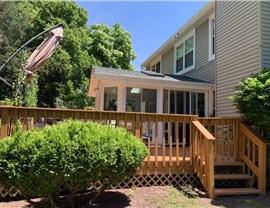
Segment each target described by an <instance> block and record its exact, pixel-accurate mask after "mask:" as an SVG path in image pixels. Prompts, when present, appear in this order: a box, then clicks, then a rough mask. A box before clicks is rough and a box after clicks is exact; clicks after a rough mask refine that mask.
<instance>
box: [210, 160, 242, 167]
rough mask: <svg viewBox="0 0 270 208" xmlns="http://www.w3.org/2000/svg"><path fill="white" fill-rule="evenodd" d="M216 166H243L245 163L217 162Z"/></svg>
mask: <svg viewBox="0 0 270 208" xmlns="http://www.w3.org/2000/svg"><path fill="white" fill-rule="evenodd" d="M214 165H215V166H243V165H244V163H242V162H236V161H216V162H215V164H214Z"/></svg>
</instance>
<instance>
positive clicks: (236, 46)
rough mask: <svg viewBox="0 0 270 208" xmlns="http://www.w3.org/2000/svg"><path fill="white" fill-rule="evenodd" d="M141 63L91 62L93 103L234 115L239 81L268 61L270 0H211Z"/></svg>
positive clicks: (136, 109)
mask: <svg viewBox="0 0 270 208" xmlns="http://www.w3.org/2000/svg"><path fill="white" fill-rule="evenodd" d="M141 66H142V67H143V68H145V70H142V71H127V70H115V69H108V68H102V67H93V70H92V72H91V81H90V87H89V95H90V96H93V97H96V103H95V104H96V109H99V110H117V111H134V112H154V113H176V114H198V115H199V116H212V115H216V116H223V117H224V116H225V117H227V116H237V115H238V114H237V110H236V109H235V107H234V106H233V102H232V100H230V99H229V97H230V96H232V95H233V93H234V90H235V87H236V86H237V85H238V84H239V81H240V80H242V79H243V78H245V77H247V76H249V75H250V74H251V73H256V72H259V71H260V70H261V69H262V68H263V67H270V2H267V1H210V2H208V3H207V4H206V5H205V6H204V7H203V8H202V9H201V10H200V11H199V12H198V13H197V14H196V15H194V16H193V17H192V18H191V19H190V20H189V21H188V22H187V23H186V24H185V25H184V26H183V27H181V28H180V29H179V30H178V31H176V32H175V33H174V34H173V35H172V36H171V37H170V38H169V39H168V40H167V41H166V42H165V43H164V44H163V45H161V46H160V47H159V48H158V49H157V50H156V51H155V52H154V53H153V54H152V55H151V56H149V58H147V60H145V61H144V63H142V65H141Z"/></svg>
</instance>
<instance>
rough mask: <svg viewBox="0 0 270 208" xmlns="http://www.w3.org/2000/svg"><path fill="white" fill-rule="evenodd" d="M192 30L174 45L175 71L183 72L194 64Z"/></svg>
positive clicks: (193, 37)
mask: <svg viewBox="0 0 270 208" xmlns="http://www.w3.org/2000/svg"><path fill="white" fill-rule="evenodd" d="M194 62H195V35H194V31H193V32H192V34H189V35H188V36H187V37H186V38H184V39H183V40H182V41H180V42H179V43H178V44H176V45H175V72H176V73H181V74H182V73H185V72H187V71H188V70H191V69H193V68H194V66H195V63H194Z"/></svg>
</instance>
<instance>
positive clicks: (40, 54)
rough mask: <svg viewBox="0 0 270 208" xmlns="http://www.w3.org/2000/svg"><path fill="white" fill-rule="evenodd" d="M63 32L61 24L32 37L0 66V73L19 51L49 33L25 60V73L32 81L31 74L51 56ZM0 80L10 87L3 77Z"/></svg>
mask: <svg viewBox="0 0 270 208" xmlns="http://www.w3.org/2000/svg"><path fill="white" fill-rule="evenodd" d="M63 30H64V25H63V24H62V23H59V24H57V25H55V26H53V27H51V28H49V29H47V30H45V31H43V32H41V33H39V34H37V35H36V36H34V37H32V38H31V39H30V40H28V41H27V42H26V43H24V44H23V45H21V46H20V47H19V48H18V49H17V50H16V51H15V52H14V53H13V54H12V55H11V56H10V57H9V58H8V59H7V60H6V61H4V62H3V63H2V64H1V66H0V72H1V71H2V70H3V68H4V67H5V66H6V65H7V64H8V63H9V62H10V61H11V60H12V59H13V58H14V57H15V56H16V55H17V54H18V53H19V52H20V51H22V50H24V49H25V48H26V47H27V46H28V45H29V44H30V43H31V42H33V40H35V39H36V38H38V37H39V36H41V35H43V34H45V33H47V32H49V31H51V34H50V36H49V37H48V38H47V39H45V40H44V41H43V42H42V43H41V45H40V46H39V47H38V48H37V49H36V50H35V51H34V52H33V54H32V55H31V56H30V57H29V59H28V60H27V62H28V64H27V66H26V72H27V74H28V77H29V78H30V80H32V77H33V73H34V72H35V71H36V70H37V69H38V68H39V67H41V66H42V65H43V64H44V63H45V62H46V61H47V60H48V59H49V58H50V57H51V56H52V54H53V52H54V50H55V49H56V48H57V46H58V44H59V41H60V40H61V38H62V36H63ZM0 80H1V81H3V82H4V83H5V84H7V85H8V86H9V87H11V84H10V83H9V82H8V81H7V80H6V79H4V78H3V77H1V76H0Z"/></svg>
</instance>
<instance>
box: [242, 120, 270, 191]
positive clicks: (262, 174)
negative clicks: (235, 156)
mask: <svg viewBox="0 0 270 208" xmlns="http://www.w3.org/2000/svg"><path fill="white" fill-rule="evenodd" d="M266 145H269V143H268V142H266V141H264V140H263V139H262V138H260V136H259V135H256V134H255V132H254V131H252V129H251V128H249V127H248V126H246V125H245V124H242V123H241V124H240V158H241V160H242V161H243V162H244V163H245V164H246V167H245V172H246V174H249V175H251V176H253V184H251V185H252V186H256V187H255V188H257V189H258V190H259V191H260V192H261V193H265V191H266V185H265V184H266V157H267V154H266Z"/></svg>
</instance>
